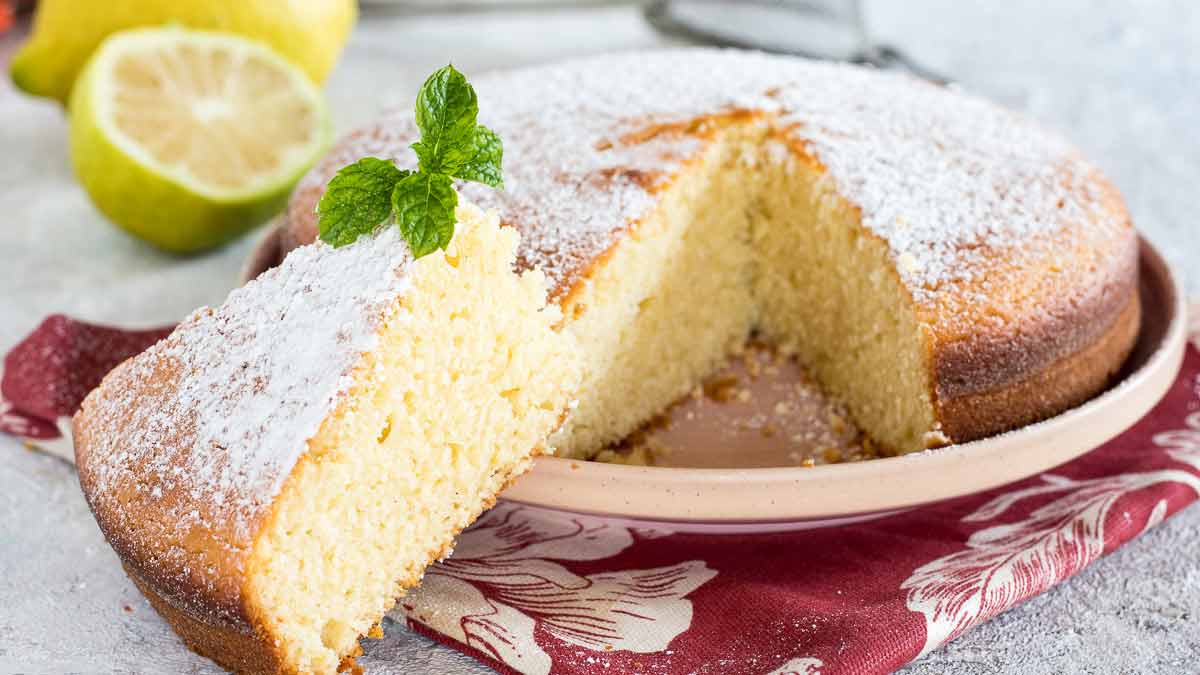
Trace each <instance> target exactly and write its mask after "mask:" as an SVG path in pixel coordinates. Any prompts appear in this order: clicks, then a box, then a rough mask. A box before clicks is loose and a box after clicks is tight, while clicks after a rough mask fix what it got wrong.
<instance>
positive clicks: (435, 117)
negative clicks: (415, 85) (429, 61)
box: [412, 66, 479, 175]
mask: <svg viewBox="0 0 1200 675" xmlns="http://www.w3.org/2000/svg"><path fill="white" fill-rule="evenodd" d="M478 114H479V101H478V100H477V99H476V98H475V89H474V88H473V87H471V85H470V84H469V83H468V82H467V78H466V77H464V76H463V74H462V73H460V72H458V71H457V70H455V69H454V66H446V67H444V68H441V69H439V70H438V71H437V72H435V73H434V74H433V75H430V76H429V79H428V80H425V84H423V85H421V91H420V92H418V93H417V109H416V119H417V128H418V129H420V130H421V140H419V141H417V142H416V143H414V144H413V146H412V147H413V150H415V151H416V153H417V161H418V166H419V167H420V170H421V171H422V172H429V173H444V174H449V175H453V174H454V172H455V171H457V170H458V169H459V168H461V167H462V166H463V165H465V164H466V163H467V161H468V160H470V158H471V155H472V149H473V148H472V140H473V138H474V136H475V118H476V116H477V115H478Z"/></svg>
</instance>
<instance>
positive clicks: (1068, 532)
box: [901, 412, 1200, 656]
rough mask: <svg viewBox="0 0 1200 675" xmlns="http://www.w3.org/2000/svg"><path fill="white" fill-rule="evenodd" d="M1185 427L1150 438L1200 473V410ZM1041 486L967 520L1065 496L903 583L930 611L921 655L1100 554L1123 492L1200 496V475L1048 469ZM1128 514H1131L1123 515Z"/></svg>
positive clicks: (1157, 509)
mask: <svg viewBox="0 0 1200 675" xmlns="http://www.w3.org/2000/svg"><path fill="white" fill-rule="evenodd" d="M1184 423H1185V427H1186V428H1184V429H1180V430H1176V431H1167V432H1161V433H1159V434H1156V435H1155V436H1154V437H1153V441H1154V444H1155V445H1156V446H1158V447H1159V448H1164V449H1167V452H1166V454H1167V455H1168V456H1170V457H1171V459H1174V460H1176V461H1178V462H1183V463H1186V464H1189V465H1190V466H1192V467H1193V468H1194V469H1196V470H1200V412H1197V413H1192V414H1191V415H1189V416H1188V417H1187V418H1186V420H1185V421H1184ZM1041 478H1042V481H1043V484H1042V485H1035V486H1033V487H1025V488H1021V489H1017V490H1013V491H1011V492H1006V493H1003V494H1001V495H999V496H997V497H995V498H993V499H992V500H990V501H989V502H987V503H986V504H984V505H983V506H981V507H979V508H978V509H976V510H975V511H973V512H971V513H970V514H968V515H967V516H965V517H964V518H963V522H986V521H992V520H995V519H997V518H999V517H1000V516H1002V515H1003V514H1004V513H1005V512H1007V511H1008V510H1009V509H1011V508H1013V507H1014V506H1015V505H1017V504H1018V503H1019V502H1021V501H1022V500H1026V499H1030V498H1034V497H1038V496H1041V495H1047V494H1053V493H1062V494H1061V496H1059V497H1057V498H1055V499H1054V500H1052V501H1050V502H1049V503H1047V504H1045V505H1043V506H1040V507H1038V508H1036V509H1034V510H1033V511H1032V512H1030V513H1029V515H1028V516H1027V517H1025V518H1024V519H1022V520H1019V521H1017V522H1013V523H1006V524H1001V525H994V526H992V527H988V528H985V529H983V530H979V531H976V532H974V533H973V534H972V535H971V536H970V538H969V539H968V540H967V549H966V550H964V551H959V552H957V553H953V554H950V555H947V556H944V557H941V558H938V559H936V560H934V561H932V562H930V563H927V564H925V565H922V566H921V567H919V568H917V569H916V570H915V571H914V572H913V573H912V575H911V576H910V577H909V578H908V579H907V580H906V581H905V582H904V583H903V584H901V588H902V589H904V590H907V591H908V596H907V606H908V608H909V609H910V610H912V611H915V612H920V613H921V614H923V615H924V616H925V624H926V626H925V627H926V639H925V646H924V648H923V649H922V650H921V655H922V656H924V655H925V654H928V653H929V652H930V651H932V650H934V649H936V648H937V647H939V646H941V645H942V644H944V643H946V642H948V641H949V640H952V639H954V638H955V637H958V636H959V635H961V634H963V633H964V632H966V631H967V630H968V629H970V628H971V627H972V626H974V625H976V624H978V623H982V622H983V621H986V620H988V619H990V618H991V617H993V616H995V615H996V614H999V613H1000V612H1002V611H1004V610H1006V609H1009V608H1011V607H1013V606H1015V605H1016V604H1018V603H1020V602H1021V601H1023V600H1026V599H1028V598H1030V597H1033V596H1035V595H1038V594H1039V593H1042V592H1044V591H1045V590H1046V589H1048V588H1049V587H1051V586H1053V585H1055V584H1057V583H1060V582H1061V581H1063V580H1065V579H1067V578H1068V577H1070V576H1072V575H1074V574H1075V573H1077V572H1079V571H1080V570H1082V569H1083V568H1084V567H1086V566H1087V565H1089V564H1091V563H1092V562H1093V561H1094V560H1096V559H1097V558H1099V557H1100V556H1101V555H1102V554H1103V553H1104V552H1105V547H1106V539H1105V531H1104V528H1105V523H1106V522H1107V520H1108V518H1109V513H1110V510H1111V509H1112V506H1113V504H1115V503H1116V502H1117V500H1118V499H1120V498H1121V497H1123V496H1125V495H1127V494H1129V493H1131V492H1134V491H1136V490H1141V489H1144V488H1148V487H1151V486H1153V485H1156V484H1158V483H1165V482H1176V483H1181V484H1183V485H1187V486H1188V487H1190V488H1191V489H1192V490H1194V491H1195V492H1196V493H1197V494H1198V495H1200V478H1197V477H1196V475H1194V474H1193V473H1190V472H1188V471H1182V470H1175V469H1163V470H1159V471H1145V472H1140V473H1127V474H1116V475H1111V476H1104V477H1101V478H1094V479H1086V480H1079V481H1075V480H1071V479H1069V478H1065V477H1062V476H1057V475H1054V474H1044V475H1043V476H1042V477H1041ZM1166 509H1167V503H1166V502H1165V501H1161V500H1160V501H1159V502H1157V503H1156V504H1155V505H1154V507H1153V508H1152V509H1151V510H1150V512H1149V514H1148V515H1147V516H1146V519H1145V522H1144V523H1143V524H1142V531H1143V532H1144V531H1145V530H1148V529H1150V528H1151V527H1154V526H1155V525H1157V524H1159V523H1160V522H1162V520H1163V518H1164V517H1165V515H1166ZM1120 515H1121V516H1122V517H1124V518H1126V519H1128V518H1130V517H1131V516H1130V514H1129V513H1128V512H1122V513H1121V514H1120Z"/></svg>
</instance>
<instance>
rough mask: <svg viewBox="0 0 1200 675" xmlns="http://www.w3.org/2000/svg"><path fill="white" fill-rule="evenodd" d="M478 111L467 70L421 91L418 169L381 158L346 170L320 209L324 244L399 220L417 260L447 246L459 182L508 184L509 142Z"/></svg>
mask: <svg viewBox="0 0 1200 675" xmlns="http://www.w3.org/2000/svg"><path fill="white" fill-rule="evenodd" d="M478 113H479V103H478V99H477V98H476V96H475V89H474V88H473V87H471V84H470V83H469V82H467V78H466V77H464V76H463V74H462V73H460V72H458V71H457V70H455V69H454V67H453V66H446V67H445V68H441V69H439V70H438V71H437V72H435V73H434V74H433V75H430V76H429V79H427V80H425V84H423V85H421V90H420V92H419V93H418V94H417V105H416V122H417V128H418V129H419V130H420V132H421V138H420V140H418V141H417V142H415V143H413V144H412V148H413V150H414V151H415V152H416V153H417V171H407V170H403V169H399V168H397V167H396V165H395V164H394V163H393V162H391V161H390V160H384V159H378V158H376V157H364V158H362V159H360V160H358V161H357V162H355V163H353V164H350V165H349V166H345V167H343V168H342V169H341V170H340V171H338V172H337V175H335V176H334V177H333V178H332V179H331V180H330V181H329V185H328V186H327V187H326V189H325V194H324V195H322V197H321V201H320V203H319V204H317V227H318V230H319V232H320V236H321V240H322V241H324V242H326V243H329V244H332V245H333V246H335V247H338V246H345V245H346V244H350V243H352V242H354V241H355V240H356V239H358V238H359V237H361V236H362V235H364V234H369V233H371V232H374V231H375V230H376V229H377V228H378V227H379V226H380V225H382V224H383V223H384V222H386V221H387V220H388V219H389V218H390V217H393V216H394V219H395V223H396V225H398V226H399V228H400V234H401V236H402V237H404V240H405V241H406V242H407V243H408V246H409V248H410V249H411V250H412V253H413V256H414V257H416V258H420V257H421V256H424V255H428V254H430V253H432V252H434V251H436V250H437V249H439V248H441V249H444V248H446V246H448V245H449V244H450V239H451V238H452V237H453V236H454V223H455V218H454V209H455V207H456V206H457V205H458V193H457V192H455V191H454V181H453V179H455V178H458V179H461V180H467V181H474V182H477V183H483V184H485V185H489V186H491V187H495V188H500V187H503V186H504V179H503V176H502V171H501V164H502V161H503V157H504V146H503V143H502V142H501V141H500V137H499V136H497V135H496V133H495V132H494V131H492V130H491V129H488V128H487V127H485V126H482V125H480V124H476V122H475V120H476V117H477V115H478Z"/></svg>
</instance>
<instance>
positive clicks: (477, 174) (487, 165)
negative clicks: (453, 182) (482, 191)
mask: <svg viewBox="0 0 1200 675" xmlns="http://www.w3.org/2000/svg"><path fill="white" fill-rule="evenodd" d="M471 148H472V152H471V158H470V159H468V160H467V163H466V164H463V166H462V168H460V169H458V170H457V171H455V172H454V176H455V177H456V178H461V179H463V180H473V181H475V182H476V183H483V184H484V185H490V186H491V187H494V188H502V187H504V176H503V174H502V173H501V168H500V165H501V164H502V163H503V159H504V144H503V143H502V142H501V141H500V137H499V136H497V135H496V132H494V131H492V130H491V129H489V128H487V127H485V126H483V125H479V126H477V127H475V137H474V138H472V139H471Z"/></svg>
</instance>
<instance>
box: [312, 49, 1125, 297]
mask: <svg viewBox="0 0 1200 675" xmlns="http://www.w3.org/2000/svg"><path fill="white" fill-rule="evenodd" d="M473 81H474V84H475V87H476V90H477V91H478V94H479V108H480V121H481V122H482V123H484V124H487V125H489V126H491V127H492V128H493V129H495V130H496V131H497V132H498V133H499V134H500V136H501V137H502V138H503V140H504V147H505V156H504V170H505V183H506V185H505V189H504V190H503V191H494V190H491V189H490V188H486V187H482V186H478V185H473V184H467V185H464V186H462V189H463V191H464V193H465V194H466V195H467V196H468V197H469V198H470V199H472V200H473V201H476V202H477V203H479V204H481V205H482V206H485V207H489V208H496V209H497V210H498V211H499V212H500V214H501V218H502V219H503V220H504V221H505V222H508V223H510V224H513V225H515V226H516V227H518V228H519V229H520V230H521V233H522V244H521V250H520V258H521V259H522V260H523V261H524V262H526V263H527V264H530V265H534V266H537V267H540V268H541V269H543V271H545V272H546V274H547V275H548V276H549V277H550V278H551V279H552V280H553V281H554V282H555V283H556V285H557V286H558V288H557V292H558V293H559V294H561V293H563V292H565V291H566V290H567V288H568V287H569V285H570V284H571V283H572V282H573V281H574V279H575V278H577V276H578V274H580V273H581V272H582V271H583V270H585V269H586V267H587V266H588V265H590V264H591V262H592V260H594V258H595V257H596V256H597V255H599V254H600V253H602V252H603V251H604V250H606V249H607V248H608V247H609V246H610V245H611V244H612V243H613V242H614V240H615V237H616V236H617V233H618V232H620V231H622V230H623V229H625V228H626V227H627V226H628V225H629V224H630V223H633V222H636V221H637V220H638V218H640V217H642V216H643V215H645V214H646V213H647V211H648V210H649V209H650V208H651V207H652V206H653V205H654V201H655V199H654V196H653V194H652V192H653V190H654V188H655V186H656V185H658V184H660V183H661V182H662V181H665V180H669V179H670V177H671V176H672V174H674V173H675V172H676V171H677V170H678V169H679V167H680V163H681V162H682V161H684V160H686V159H687V158H688V157H689V156H690V155H692V154H693V153H694V151H695V150H696V149H697V148H698V147H700V145H701V143H702V142H703V141H702V140H701V139H700V138H699V137H697V136H695V135H693V134H689V133H687V132H686V131H684V132H680V131H678V130H676V131H674V132H667V133H659V134H656V135H651V136H650V137H649V138H645V137H644V136H639V134H640V133H643V132H646V131H647V130H652V129H654V128H656V127H657V126H659V125H673V124H674V125H683V126H686V124H687V123H688V122H689V121H691V120H696V119H698V118H703V117H707V116H712V115H719V114H721V113H728V112H733V111H737V110H752V111H765V112H768V113H771V114H772V115H773V119H772V121H771V122H770V123H771V124H772V125H773V126H774V127H775V128H776V130H777V132H778V133H781V134H783V135H785V136H786V137H787V138H789V139H790V140H791V141H792V142H794V143H796V144H799V145H803V146H805V147H806V148H807V149H808V151H809V152H811V153H812V154H813V155H814V156H815V157H816V158H817V159H818V160H819V161H820V162H821V163H822V164H823V165H825V167H826V168H827V170H828V172H829V175H830V176H831V178H832V179H833V180H834V181H835V184H836V187H837V190H838V191H839V192H840V194H841V195H842V196H843V197H844V198H845V199H847V200H848V201H849V202H851V203H852V204H854V205H856V206H857V207H859V208H860V210H861V212H862V217H863V222H864V223H865V225H866V226H867V227H868V228H870V229H871V230H872V231H873V232H875V233H876V234H878V235H879V236H881V237H882V238H883V239H884V240H886V241H887V242H888V244H889V246H890V248H891V250H892V253H893V256H894V257H895V259H896V260H897V261H898V264H897V269H898V270H899V272H900V274H901V276H902V278H903V279H904V281H905V282H906V284H907V285H908V286H909V288H910V290H911V291H912V292H913V294H914V296H916V297H918V298H922V297H924V298H926V299H929V298H930V297H932V296H933V295H934V294H936V293H937V292H938V290H939V289H940V288H943V287H945V286H947V285H953V284H954V283H955V282H958V281H970V279H971V275H972V274H978V273H979V271H980V269H981V265H982V264H983V263H985V262H986V261H987V260H994V259H996V258H1000V259H1004V258H1007V257H1012V256H1019V255H1021V251H1022V248H1023V247H1026V246H1028V245H1029V243H1030V241H1031V240H1032V239H1033V238H1037V237H1044V236H1051V237H1052V236H1059V235H1063V234H1064V233H1070V235H1071V236H1077V235H1078V234H1079V229H1080V228H1079V227H1078V225H1079V223H1081V222H1088V223H1091V224H1092V225H1093V227H1091V228H1088V231H1089V234H1088V235H1087V236H1096V237H1102V236H1105V230H1107V229H1109V228H1117V227H1121V226H1123V225H1124V223H1123V222H1122V218H1121V217H1120V216H1119V215H1118V214H1109V213H1106V212H1103V211H1101V210H1098V209H1097V208H1096V207H1095V206H1094V204H1093V203H1092V201H1091V200H1090V199H1089V196H1090V195H1089V190H1090V189H1091V184H1090V182H1089V181H1090V180H1091V177H1090V175H1091V174H1092V172H1093V171H1094V170H1093V169H1092V167H1090V166H1089V165H1088V164H1087V163H1086V162H1084V161H1083V160H1082V159H1081V158H1080V157H1079V156H1078V155H1077V154H1076V153H1075V151H1074V150H1073V149H1072V148H1071V147H1070V146H1069V145H1068V144H1067V143H1065V142H1064V141H1063V140H1062V139H1060V138H1059V137H1057V136H1054V135H1053V134H1050V133H1047V132H1045V131H1043V130H1041V129H1040V128H1038V127H1037V126H1036V125H1034V124H1032V123H1030V122H1028V121H1027V120H1025V119H1023V118H1022V117H1020V116H1018V115H1016V114H1014V113H1011V112H1008V111H1006V110H1003V109H1001V108H998V107H996V106H994V105H991V104H989V103H987V102H985V101H983V100H981V99H977V98H974V97H971V96H968V95H965V94H963V93H961V92H956V91H952V90H947V89H944V88H941V87H937V86H934V85H931V84H928V83H925V82H922V81H919V80H915V79H913V78H911V77H908V76H904V75H899V74H893V73H882V72H877V71H872V70H867V69H863V68H859V67H854V66H847V65H838V64H828V63H817V62H811V61H805V60H801V59H794V58H786V57H775V56H768V55H763V54H756V53H747V52H736V51H721V50H710V49H681V50H666V51H655V52H644V53H626V54H615V55H605V56H601V57H594V58H588V59H582V60H577V61H572V62H567V63H563V64H558V65H550V66H541V67H535V68H527V69H522V70H516V71H510V72H502V73H494V74H489V75H484V76H479V77H476V78H473ZM415 137H416V129H415V126H414V125H413V122H412V116H411V112H410V111H409V110H399V111H395V112H392V113H389V114H387V115H386V116H385V117H384V118H383V119H382V120H381V121H380V122H379V123H378V124H377V125H375V126H373V127H371V128H369V129H365V130H362V131H360V132H358V133H356V134H353V135H352V136H351V137H350V138H349V139H347V140H346V141H344V142H343V143H342V144H340V145H339V146H338V148H337V149H335V151H334V152H333V153H332V154H331V156H330V157H328V158H327V159H326V160H325V161H323V162H322V163H321V164H320V165H319V166H318V167H317V168H316V169H314V170H313V171H312V172H311V173H310V174H309V175H308V176H307V177H306V178H305V179H304V181H303V182H302V185H301V189H300V190H299V192H298V195H299V196H298V197H297V198H295V199H293V201H292V204H291V208H290V210H289V218H292V219H311V218H312V215H311V211H312V207H313V205H314V204H315V200H316V199H317V198H319V195H320V192H321V191H322V189H323V187H324V183H325V181H326V180H327V179H328V177H329V176H330V175H332V173H333V171H335V170H336V169H337V168H339V167H340V166H342V165H344V164H346V163H348V162H351V161H354V160H355V159H357V158H359V157H362V156H365V155H374V156H383V157H392V158H394V159H396V160H397V161H398V163H399V164H400V165H402V166H406V167H410V166H412V164H413V163H414V161H415V159H414V156H413V153H412V151H411V150H409V149H408V146H409V144H410V143H411V142H412V141H413V140H415Z"/></svg>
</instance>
